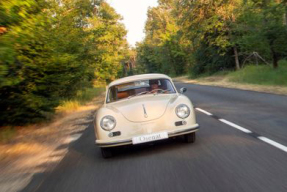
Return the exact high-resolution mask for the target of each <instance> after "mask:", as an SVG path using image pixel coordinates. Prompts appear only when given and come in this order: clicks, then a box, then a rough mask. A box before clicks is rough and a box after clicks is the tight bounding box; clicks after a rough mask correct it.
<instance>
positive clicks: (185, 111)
mask: <svg viewBox="0 0 287 192" xmlns="http://www.w3.org/2000/svg"><path fill="white" fill-rule="evenodd" d="M175 113H176V115H177V116H178V117H179V118H182V119H184V118H187V117H188V116H189V114H190V109H189V107H188V106H187V105H185V104H180V105H179V106H177V107H176V109H175Z"/></svg>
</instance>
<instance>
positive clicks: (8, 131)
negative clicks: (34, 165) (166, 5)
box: [0, 126, 16, 143]
mask: <svg viewBox="0 0 287 192" xmlns="http://www.w3.org/2000/svg"><path fill="white" fill-rule="evenodd" d="M15 134H16V129H15V128H14V127H12V126H8V127H5V128H4V129H0V142H3V143H5V142H8V141H10V139H11V138H13V137H14V136H15Z"/></svg>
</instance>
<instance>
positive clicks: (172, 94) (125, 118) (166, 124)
mask: <svg viewBox="0 0 287 192" xmlns="http://www.w3.org/2000/svg"><path fill="white" fill-rule="evenodd" d="M185 91H186V88H181V89H180V91H179V92H177V90H176V88H175V86H174V84H173V82H172V80H171V78H170V77H168V76H166V75H163V74H144V75H135V76H130V77H125V78H122V79H118V80H115V81H113V82H111V83H110V84H109V85H108V87H107V92H106V99H105V103H104V105H103V106H102V107H101V108H100V109H99V110H98V111H97V113H96V116H95V119H94V130H95V136H96V140H95V143H96V144H97V145H98V146H100V147H101V151H102V155H103V157H104V158H107V157H111V156H112V148H113V147H115V146H122V145H137V144H141V143H147V142H154V141H157V140H162V139H168V138H170V137H175V136H180V135H183V136H184V140H185V141H186V142H188V143H193V142H194V141H195V132H196V131H197V130H198V129H199V125H198V124H197V123H196V119H195V113H194V109H193V105H192V103H191V101H190V100H189V99H188V98H187V97H186V96H185V95H183V93H184V92H185Z"/></svg>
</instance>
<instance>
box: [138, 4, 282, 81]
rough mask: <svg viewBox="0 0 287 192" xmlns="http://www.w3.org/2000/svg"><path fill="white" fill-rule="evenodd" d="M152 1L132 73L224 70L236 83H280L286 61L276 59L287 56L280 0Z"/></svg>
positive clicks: (197, 74)
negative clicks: (135, 65)
mask: <svg viewBox="0 0 287 192" xmlns="http://www.w3.org/2000/svg"><path fill="white" fill-rule="evenodd" d="M158 2H159V5H158V6H157V7H153V8H150V9H149V10H148V13H147V16H148V19H147V22H146V25H145V33H146V37H145V39H144V40H143V41H142V42H141V43H138V44H137V47H136V50H137V69H136V70H135V71H136V72H137V73H145V72H159V73H165V74H169V75H171V76H181V75H184V74H188V76H191V77H193V78H195V77H196V78H198V77H204V76H210V75H214V74H215V75H217V76H220V75H226V74H229V73H230V74H229V76H230V79H232V81H236V82H246V83H256V84H268V85H286V81H285V79H286V75H285V74H286V67H285V66H286V64H284V63H279V61H280V60H284V59H286V58H287V42H286V39H287V3H286V1H283V0H279V1H278V0H268V1H257V0H228V1H224V0H212V1H211V0H210V1H209V0H208V1H190V0H159V1H158ZM285 63H286V62H285ZM261 64H264V66H263V65H261ZM252 65H255V66H252ZM256 65H259V66H256ZM267 65H268V66H267ZM232 71H235V72H232Z"/></svg>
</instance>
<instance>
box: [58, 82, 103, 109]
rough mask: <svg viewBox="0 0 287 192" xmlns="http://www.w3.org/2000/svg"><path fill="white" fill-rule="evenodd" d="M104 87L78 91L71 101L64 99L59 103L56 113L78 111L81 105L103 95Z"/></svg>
mask: <svg viewBox="0 0 287 192" xmlns="http://www.w3.org/2000/svg"><path fill="white" fill-rule="evenodd" d="M104 91H105V87H94V88H86V89H85V90H80V91H78V92H77V93H76V96H75V97H74V98H71V99H66V100H63V101H61V102H60V105H59V106H58V107H57V108H56V111H57V112H70V111H75V110H77V109H79V108H80V107H81V106H82V105H85V104H86V103H88V102H91V101H92V100H93V99H94V98H95V97H97V96H99V95H101V94H103V93H104Z"/></svg>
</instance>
